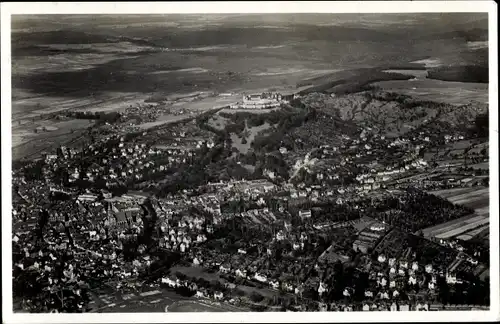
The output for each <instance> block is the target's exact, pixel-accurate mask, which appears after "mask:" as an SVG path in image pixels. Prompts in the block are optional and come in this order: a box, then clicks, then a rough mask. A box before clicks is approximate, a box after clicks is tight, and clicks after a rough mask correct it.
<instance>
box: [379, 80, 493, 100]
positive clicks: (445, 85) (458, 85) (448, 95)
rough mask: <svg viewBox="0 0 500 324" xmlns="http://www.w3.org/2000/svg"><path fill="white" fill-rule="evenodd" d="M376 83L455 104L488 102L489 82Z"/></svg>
mask: <svg viewBox="0 0 500 324" xmlns="http://www.w3.org/2000/svg"><path fill="white" fill-rule="evenodd" d="M374 85H376V86H378V87H380V88H382V89H383V90H385V91H391V92H396V93H401V94H405V95H409V96H412V97H415V98H419V99H423V100H432V101H436V102H444V103H449V104H454V105H463V104H464V103H467V102H473V101H477V102H481V103H487V102H488V84H487V83H486V84H485V83H464V82H451V81H441V80H432V79H422V80H413V81H412V80H409V81H405V80H392V81H381V82H377V83H375V84H374Z"/></svg>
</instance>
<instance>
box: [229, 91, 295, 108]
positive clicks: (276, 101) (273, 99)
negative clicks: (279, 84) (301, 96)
mask: <svg viewBox="0 0 500 324" xmlns="http://www.w3.org/2000/svg"><path fill="white" fill-rule="evenodd" d="M289 97H290V98H289ZM292 98H293V95H292V96H284V95H282V94H281V93H278V92H264V93H261V94H250V95H243V98H242V99H243V101H242V102H238V103H237V104H235V105H232V106H231V108H234V109H238V108H240V109H241V108H243V109H269V108H277V107H279V106H280V105H281V103H284V102H288V101H289V100H290V99H292Z"/></svg>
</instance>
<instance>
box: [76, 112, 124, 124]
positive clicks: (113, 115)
mask: <svg viewBox="0 0 500 324" xmlns="http://www.w3.org/2000/svg"><path fill="white" fill-rule="evenodd" d="M66 116H67V117H72V118H76V119H91V120H96V121H97V123H98V124H101V125H102V124H105V123H110V124H112V123H116V122H117V121H119V120H120V118H121V115H120V113H118V112H116V111H112V112H102V111H96V112H94V113H92V112H90V111H75V112H74V111H68V112H67V113H66Z"/></svg>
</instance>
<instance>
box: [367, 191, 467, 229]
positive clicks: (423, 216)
mask: <svg viewBox="0 0 500 324" xmlns="http://www.w3.org/2000/svg"><path fill="white" fill-rule="evenodd" d="M366 208H367V211H368V212H369V213H372V215H373V216H374V217H376V218H379V219H381V220H384V221H386V222H388V223H390V224H391V225H393V226H397V227H400V228H402V229H404V230H407V231H409V232H416V231H418V230H419V229H422V228H426V227H429V226H432V225H435V224H440V223H444V222H446V221H449V220H452V219H456V218H459V217H462V216H465V215H468V214H470V213H472V212H473V210H472V209H471V208H468V207H465V206H461V205H454V204H452V203H451V202H449V201H448V200H446V199H443V198H440V197H437V196H434V195H431V194H428V193H426V192H424V191H421V190H417V189H413V188H410V189H408V190H407V191H406V192H405V194H404V195H403V196H400V197H387V198H385V199H383V200H382V201H378V202H376V203H375V204H372V203H371V202H369V203H368V204H367V206H366ZM391 210H392V211H398V212H397V213H386V212H387V211H391ZM403 215H404V216H403Z"/></svg>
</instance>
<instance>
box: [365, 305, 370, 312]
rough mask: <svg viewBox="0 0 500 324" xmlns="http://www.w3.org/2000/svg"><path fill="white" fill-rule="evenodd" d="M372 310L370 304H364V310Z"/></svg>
mask: <svg viewBox="0 0 500 324" xmlns="http://www.w3.org/2000/svg"><path fill="white" fill-rule="evenodd" d="M369 310H370V306H369V305H368V304H363V311H364V312H368V311H369Z"/></svg>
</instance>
